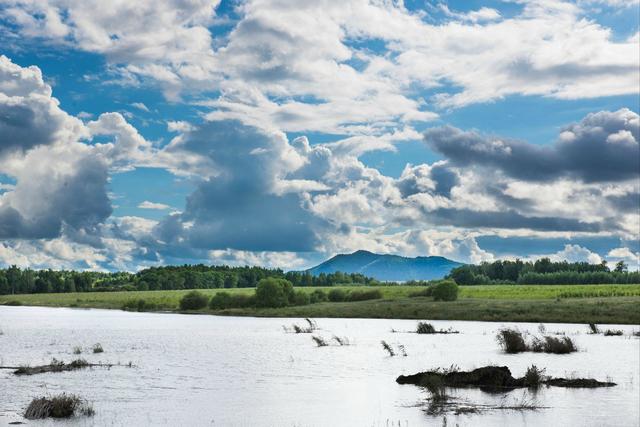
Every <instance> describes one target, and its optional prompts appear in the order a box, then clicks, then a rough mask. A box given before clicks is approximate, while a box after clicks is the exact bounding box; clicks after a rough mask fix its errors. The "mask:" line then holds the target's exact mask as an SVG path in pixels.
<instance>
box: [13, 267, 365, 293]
mask: <svg viewBox="0 0 640 427" xmlns="http://www.w3.org/2000/svg"><path fill="white" fill-rule="evenodd" d="M265 278H276V279H286V280H288V281H289V282H291V283H292V284H293V285H294V286H333V285H336V284H362V285H370V284H376V283H377V282H376V280H375V279H373V278H371V277H366V276H364V275H362V274H357V273H352V274H347V273H341V272H336V273H330V274H325V273H321V274H319V275H318V276H313V275H312V274H311V273H309V272H300V271H290V272H286V273H285V272H284V271H283V270H281V269H277V268H276V269H269V268H262V267H249V266H245V267H230V266H227V265H221V266H208V265H203V264H199V265H182V266H166V267H151V268H146V269H144V270H141V271H139V272H137V273H128V272H112V273H109V272H93V271H70V270H32V269H21V268H18V267H16V266H15V265H13V266H11V267H9V268H5V269H0V295H6V294H30V293H61V292H91V291H101V292H104V291H148V290H152V291H155V290H176V289H214V288H253V287H256V285H257V284H258V282H259V281H260V280H262V279H265Z"/></svg>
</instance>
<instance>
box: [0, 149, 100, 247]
mask: <svg viewBox="0 0 640 427" xmlns="http://www.w3.org/2000/svg"><path fill="white" fill-rule="evenodd" d="M67 167H68V169H67V170H66V171H65V172H64V173H60V174H57V175H53V174H51V175H49V174H48V175H47V176H46V178H45V177H42V176H40V175H36V176H28V177H25V178H24V179H25V180H26V181H27V182H26V184H25V183H22V182H20V181H19V182H18V185H17V186H16V189H15V191H14V193H13V194H12V195H11V196H12V202H13V205H5V206H0V238H3V239H10V238H54V237H59V236H60V234H61V232H62V229H63V227H66V228H67V229H69V230H70V233H71V234H78V235H82V234H86V233H92V232H93V231H94V229H95V227H96V226H97V225H99V224H100V223H102V222H103V221H104V220H106V219H107V218H108V217H109V216H110V215H111V212H112V209H111V202H110V201H109V198H108V197H107V167H106V165H105V164H104V162H102V161H101V160H100V159H98V158H96V157H93V156H83V157H81V158H79V159H78V161H77V162H74V163H72V164H70V165H68V166H67ZM32 180H33V181H32ZM23 186H24V187H23ZM24 206H32V208H31V209H23V208H22V207H24Z"/></svg>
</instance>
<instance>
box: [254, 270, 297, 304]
mask: <svg viewBox="0 0 640 427" xmlns="http://www.w3.org/2000/svg"><path fill="white" fill-rule="evenodd" d="M293 297H294V292H293V285H292V284H291V282H290V281H288V280H285V279H276V278H274V277H269V278H266V279H262V280H260V281H259V282H258V286H257V287H256V305H257V306H258V307H270V308H278V307H286V306H287V305H289V304H290V303H291V302H293Z"/></svg>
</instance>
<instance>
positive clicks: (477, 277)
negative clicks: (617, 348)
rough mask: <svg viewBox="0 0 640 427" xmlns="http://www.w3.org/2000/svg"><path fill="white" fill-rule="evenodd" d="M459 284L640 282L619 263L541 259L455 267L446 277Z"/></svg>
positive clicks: (638, 277) (635, 273) (501, 261)
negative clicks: (611, 265)
mask: <svg viewBox="0 0 640 427" xmlns="http://www.w3.org/2000/svg"><path fill="white" fill-rule="evenodd" d="M447 277H448V278H450V279H453V280H455V281H456V283H457V284H459V285H466V286H469V285H488V284H523V285H579V284H583V285H591V284H605V283H610V284H629V283H640V272H637V271H633V272H629V271H628V267H627V265H626V264H625V263H624V262H623V261H619V262H618V263H617V264H616V265H615V267H614V268H613V269H611V268H609V265H608V263H607V262H606V261H603V262H602V263H600V264H589V263H587V262H573V263H570V262H567V261H560V262H554V261H551V260H550V259H549V258H540V259H538V260H536V261H535V262H531V261H527V262H525V261H522V260H519V259H516V260H515V261H509V260H499V261H494V262H483V263H481V264H480V265H471V264H469V265H463V266H461V267H457V268H454V269H453V270H451V272H450V273H449V275H448V276H447Z"/></svg>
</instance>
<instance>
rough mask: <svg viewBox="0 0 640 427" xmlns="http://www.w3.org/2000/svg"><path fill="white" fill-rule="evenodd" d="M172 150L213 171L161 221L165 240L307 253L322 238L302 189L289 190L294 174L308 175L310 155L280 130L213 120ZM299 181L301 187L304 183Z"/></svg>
mask: <svg viewBox="0 0 640 427" xmlns="http://www.w3.org/2000/svg"><path fill="white" fill-rule="evenodd" d="M305 148H309V149H310V147H308V146H306V147H305ZM168 150H170V152H171V153H173V154H177V155H179V154H180V153H184V152H189V153H195V154H196V155H198V156H201V157H204V158H206V159H208V160H209V161H210V164H211V171H210V172H209V176H208V177H207V178H206V179H204V180H203V181H202V182H200V183H199V184H198V185H197V187H196V189H195V190H194V192H193V193H192V194H191V195H189V197H188V198H187V203H186V207H185V210H184V212H183V213H181V214H179V215H172V216H169V217H167V218H165V220H164V221H163V222H161V223H160V224H159V225H158V234H159V236H160V237H161V240H162V241H164V242H166V243H169V244H178V245H180V244H185V243H186V244H188V245H189V246H192V247H195V248H200V249H220V250H223V249H227V248H233V249H239V250H249V251H308V250H312V249H313V248H314V247H315V245H316V244H317V235H316V228H317V227H319V226H320V225H321V223H322V220H321V219H319V218H317V217H315V216H313V215H312V214H311V213H310V212H309V211H308V210H307V209H306V208H305V207H304V206H303V205H304V200H303V199H302V198H301V197H300V196H299V194H298V193H297V192H289V191H287V190H286V189H287V188H291V187H289V186H288V185H287V183H290V181H289V179H290V178H291V177H292V174H294V173H296V172H298V173H300V174H304V168H305V165H306V164H308V163H309V157H308V154H309V153H301V152H299V151H298V150H296V149H295V148H294V147H293V146H292V145H291V144H290V143H289V142H288V140H287V138H286V136H285V135H284V134H283V133H282V132H280V131H277V130H269V129H260V128H256V127H253V126H249V125H244V124H242V123H240V122H238V121H234V120H227V121H208V122H205V123H203V124H202V125H200V126H198V127H196V128H195V129H194V130H191V131H188V132H187V133H186V134H183V135H181V138H180V140H179V143H176V144H173V145H171V146H170V147H169V148H168ZM304 182H306V183H312V182H313V181H311V180H309V179H307V180H306V181H304ZM304 182H303V183H304ZM294 184H295V185H294V186H293V187H292V188H293V189H299V187H298V186H299V185H300V184H301V182H300V181H294ZM302 188H306V187H305V186H303V187H302Z"/></svg>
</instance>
